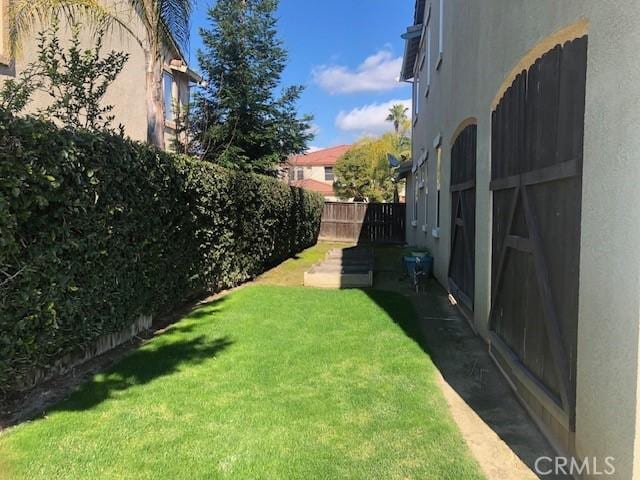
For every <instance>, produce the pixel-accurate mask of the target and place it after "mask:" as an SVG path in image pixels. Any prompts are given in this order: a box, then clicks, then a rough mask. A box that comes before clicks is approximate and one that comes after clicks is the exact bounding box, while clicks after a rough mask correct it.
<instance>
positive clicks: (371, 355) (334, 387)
mask: <svg viewBox="0 0 640 480" xmlns="http://www.w3.org/2000/svg"><path fill="white" fill-rule="evenodd" d="M387 312H393V316H390V314H389V313H387ZM412 318H413V312H412V309H411V307H410V305H409V302H408V301H407V300H406V299H405V298H403V297H402V296H401V295H398V294H395V293H389V292H368V293H367V292H365V291H361V290H348V291H347V290H341V291H337V290H315V289H304V288H302V287H278V286H269V285H257V286H248V287H247V288H243V289H239V290H237V291H236V292H234V293H232V294H230V295H227V296H226V297H223V298H221V299H220V300H217V301H216V302H214V303H212V304H209V305H206V306H204V307H202V308H200V309H198V310H196V311H195V312H193V313H192V314H191V315H189V316H187V317H186V318H184V319H183V320H182V321H180V322H179V323H177V324H175V325H174V326H172V327H171V328H170V329H169V330H168V331H167V333H165V334H163V335H161V336H159V337H157V338H155V339H154V340H153V341H151V342H149V343H147V344H146V345H144V346H143V347H141V348H140V349H138V350H137V351H135V352H134V353H132V354H131V355H129V356H128V357H126V358H125V359H124V360H123V361H121V362H120V363H119V364H118V365H116V366H115V367H114V368H112V369H111V370H110V371H108V372H107V373H104V374H100V375H97V376H96V377H95V379H94V380H93V381H92V382H90V383H88V384H86V385H85V386H84V388H82V389H81V390H80V391H79V392H77V393H76V394H74V395H73V396H72V397H71V398H70V399H69V400H67V401H65V402H63V403H62V404H60V405H59V406H58V407H57V408H55V409H53V410H52V411H50V412H47V415H46V416H45V417H44V418H41V419H37V420H34V421H32V422H29V423H25V424H22V425H20V426H18V427H15V428H13V429H11V430H9V431H8V432H5V433H4V434H2V435H0V459H1V460H0V464H1V463H6V465H0V469H4V473H5V474H7V473H8V477H9V478H25V479H27V478H28V479H36V478H42V479H55V478H65V479H83V478H87V479H92V480H95V479H102V478H122V479H125V478H126V479H134V478H148V479H158V478H167V479H181V478H187V479H200V478H203V479H204V478H207V479H211V478H233V479H252V480H253V479H259V478H260V479H262V478H264V479H279V478H282V479H296V478H299V479H305V480H307V479H315V478H326V479H342V478H348V479H356V478H361V479H367V480H369V479H375V478H379V479H407V478H413V479H421V480H422V479H439V480H440V479H452V480H462V479H470V478H481V474H480V473H479V469H478V467H477V465H476V464H475V462H474V461H473V460H472V459H471V457H470V454H469V453H468V451H467V448H466V446H465V444H464V441H463V440H462V438H461V436H460V434H459V432H458V430H457V429H456V427H455V425H454V423H453V421H452V420H451V418H450V416H449V414H448V411H447V406H446V403H445V401H444V399H443V397H442V396H441V394H440V391H439V389H438V386H437V383H436V379H435V373H436V372H435V367H434V365H433V364H432V362H431V360H430V359H429V356H428V355H427V354H426V353H425V352H424V351H423V349H422V348H421V347H420V345H419V344H418V343H416V342H415V341H414V340H413V339H412V337H415V333H416V332H415V330H414V325H413V324H412V323H411V319H412ZM0 476H2V475H0Z"/></svg>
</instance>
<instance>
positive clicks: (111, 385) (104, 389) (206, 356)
mask: <svg viewBox="0 0 640 480" xmlns="http://www.w3.org/2000/svg"><path fill="white" fill-rule="evenodd" d="M169 336H170V334H169ZM233 343H234V342H233V341H232V340H230V339H229V338H228V337H226V336H224V337H219V338H215V339H210V338H207V337H206V336H205V335H201V336H198V337H196V338H192V339H188V340H179V341H175V342H170V343H169V342H168V341H167V342H164V343H163V344H162V345H159V346H157V347H155V346H154V345H151V346H150V348H142V349H140V350H137V351H136V352H134V353H132V354H131V355H129V356H128V357H126V358H125V359H124V360H122V361H121V362H120V363H118V364H116V365H115V366H114V367H112V368H111V369H109V370H108V371H107V372H105V373H104V374H99V375H96V376H95V377H94V378H93V379H92V380H91V381H90V382H89V383H87V384H85V385H84V386H83V387H82V388H81V389H80V390H79V391H78V392H76V393H74V394H73V395H72V396H71V397H70V398H69V399H68V400H66V401H64V402H62V403H60V404H59V405H58V406H57V407H56V408H55V409H54V410H62V411H83V410H90V409H92V408H93V407H95V406H97V405H98V404H100V403H102V402H104V401H105V400H108V399H110V398H114V397H115V396H117V395H118V394H119V393H120V392H123V391H125V390H129V389H132V388H135V387H138V386H142V385H146V384H148V383H150V382H152V381H154V380H156V379H159V378H161V377H166V376H169V375H172V374H175V373H178V372H180V371H181V370H182V369H184V368H191V367H193V366H195V365H199V364H202V363H203V362H206V361H207V360H210V359H211V358H213V357H217V356H218V355H220V354H221V353H222V352H223V351H225V350H226V349H228V348H229V347H230V346H231V345H233Z"/></svg>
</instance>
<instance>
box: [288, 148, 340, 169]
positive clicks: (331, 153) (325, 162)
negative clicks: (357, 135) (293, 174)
mask: <svg viewBox="0 0 640 480" xmlns="http://www.w3.org/2000/svg"><path fill="white" fill-rule="evenodd" d="M350 148H351V145H338V146H335V147H331V148H324V149H322V150H316V151H315V152H311V153H305V154H304V155H296V156H295V157H291V158H290V159H289V160H288V161H287V164H288V165H290V166H293V167H298V166H304V167H310V166H328V167H331V166H333V165H335V164H336V161H337V160H338V159H339V158H340V157H341V156H342V155H344V154H345V153H346V152H347V150H349V149H350Z"/></svg>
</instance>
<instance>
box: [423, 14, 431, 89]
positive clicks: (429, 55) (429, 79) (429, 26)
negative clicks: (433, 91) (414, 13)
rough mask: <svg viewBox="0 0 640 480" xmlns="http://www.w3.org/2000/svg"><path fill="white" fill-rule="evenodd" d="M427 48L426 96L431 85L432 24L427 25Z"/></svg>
mask: <svg viewBox="0 0 640 480" xmlns="http://www.w3.org/2000/svg"><path fill="white" fill-rule="evenodd" d="M425 48H426V49H427V86H426V87H425V89H424V96H425V97H426V96H428V95H429V87H430V86H431V25H427V31H426V40H425Z"/></svg>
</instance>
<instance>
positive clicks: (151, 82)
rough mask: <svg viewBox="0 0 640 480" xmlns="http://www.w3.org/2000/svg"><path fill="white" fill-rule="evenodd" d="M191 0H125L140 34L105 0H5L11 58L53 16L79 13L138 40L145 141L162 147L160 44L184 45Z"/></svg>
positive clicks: (70, 17)
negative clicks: (144, 90)
mask: <svg viewBox="0 0 640 480" xmlns="http://www.w3.org/2000/svg"><path fill="white" fill-rule="evenodd" d="M192 2H193V0H129V1H128V2H127V3H126V5H128V6H130V7H131V8H132V9H133V10H134V11H135V12H136V13H137V14H138V16H139V18H140V20H141V22H142V26H143V35H142V38H140V37H139V36H138V35H136V33H135V32H134V31H133V30H132V29H131V27H130V26H129V21H128V19H126V18H124V17H121V16H120V13H119V12H118V11H117V10H116V9H115V8H113V7H110V6H107V4H106V3H103V0H14V1H12V2H10V3H9V5H10V7H9V25H10V27H9V45H10V50H11V54H12V56H13V57H15V55H16V53H17V52H18V51H19V48H20V44H21V42H22V40H23V38H24V37H25V36H27V35H28V34H29V33H30V32H32V30H33V28H34V27H36V26H37V25H44V24H47V23H49V21H50V20H51V19H52V18H64V19H66V20H68V21H69V22H74V21H75V19H76V18H77V17H83V18H84V19H86V20H88V22H89V24H90V25H92V26H95V27H99V28H111V27H114V26H115V27H117V28H119V29H121V30H124V31H125V32H127V33H128V34H130V35H132V36H133V38H134V39H135V40H136V41H137V42H138V44H140V46H141V47H142V49H143V50H144V54H145V59H146V87H147V141H148V142H149V143H151V144H153V145H156V146H158V147H160V148H164V102H163V98H162V63H163V54H162V52H163V46H164V45H166V44H169V45H170V44H171V43H172V42H173V41H174V39H175V41H176V42H177V43H178V45H181V46H185V45H186V44H187V42H188V41H189V18H190V16H191V10H192V7H193V3H192Z"/></svg>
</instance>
